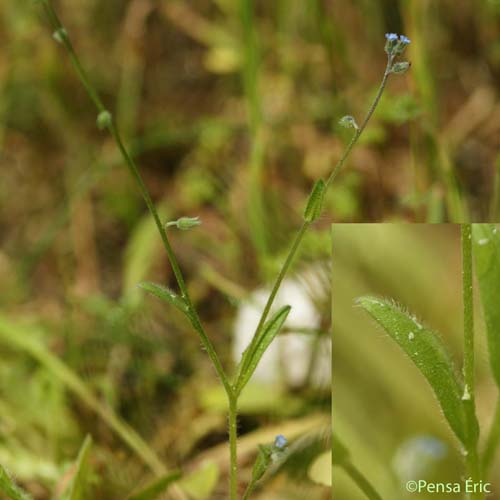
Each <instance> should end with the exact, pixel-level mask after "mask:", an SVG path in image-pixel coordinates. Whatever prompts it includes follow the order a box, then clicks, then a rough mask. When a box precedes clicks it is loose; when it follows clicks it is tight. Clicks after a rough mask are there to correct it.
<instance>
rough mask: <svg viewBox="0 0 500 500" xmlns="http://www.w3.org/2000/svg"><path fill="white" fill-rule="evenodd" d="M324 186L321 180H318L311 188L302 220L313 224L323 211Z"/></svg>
mask: <svg viewBox="0 0 500 500" xmlns="http://www.w3.org/2000/svg"><path fill="white" fill-rule="evenodd" d="M325 190H326V185H325V181H324V180H323V179H319V180H318V181H317V182H316V183H315V184H314V186H313V188H312V191H311V194H310V195H309V199H308V200H307V205H306V209H305V211H304V220H305V221H306V222H314V221H315V220H317V219H318V218H319V216H320V215H321V212H322V210H323V199H324V197H325Z"/></svg>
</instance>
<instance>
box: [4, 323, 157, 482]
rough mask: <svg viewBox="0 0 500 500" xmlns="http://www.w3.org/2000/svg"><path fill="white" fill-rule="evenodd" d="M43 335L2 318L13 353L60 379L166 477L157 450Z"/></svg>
mask: <svg viewBox="0 0 500 500" xmlns="http://www.w3.org/2000/svg"><path fill="white" fill-rule="evenodd" d="M40 338H43V333H42V332H41V331H40V330H39V329H38V328H37V327H34V326H28V325H22V324H20V323H15V322H11V321H10V320H9V319H7V318H5V317H4V316H2V315H0V342H1V343H3V344H5V345H8V346H9V347H11V348H13V349H17V350H20V351H22V352H24V353H26V354H28V355H29V356H31V357H32V358H34V359H35V360H37V361H38V362H39V363H40V364H41V365H42V366H44V367H45V369H47V370H48V371H49V372H51V373H52V374H53V375H54V376H55V377H56V378H57V379H59V380H60V381H61V382H62V383H63V384H64V385H65V386H66V387H67V388H68V389H69V390H70V391H71V392H73V393H74V394H76V396H78V397H79V398H80V399H81V400H82V401H83V402H84V403H85V404H86V405H87V406H89V408H91V409H92V410H94V411H95V412H96V413H97V414H98V415H99V416H100V417H101V418H102V419H103V420H104V421H105V422H106V423H107V424H108V425H109V426H110V427H111V428H112V429H113V430H114V431H115V432H116V434H117V435H118V436H120V438H121V439H122V440H123V441H124V442H125V443H126V444H127V445H128V446H129V447H130V448H131V449H132V450H134V451H135V453H137V455H138V456H139V457H140V458H141V459H142V460H143V461H144V463H145V464H147V465H148V466H149V467H150V468H151V470H153V471H154V472H155V473H156V474H164V473H165V472H166V469H165V466H164V465H163V464H162V462H161V460H160V459H159V458H158V456H157V455H156V453H155V452H154V450H153V449H151V448H150V447H149V446H148V444H147V443H146V442H145V441H144V440H143V439H142V438H141V437H140V436H139V434H137V432H135V430H134V429H132V427H130V426H129V425H128V424H127V423H126V422H124V421H123V420H122V419H121V418H120V417H118V416H117V415H116V414H115V413H114V412H113V411H112V410H111V409H110V408H108V407H107V406H105V405H103V404H102V403H101V402H100V401H99V399H98V398H97V397H96V396H95V395H94V393H93V392H92V391H91V390H90V389H89V388H88V387H87V385H86V384H85V382H84V381H83V380H82V379H81V378H80V377H79V376H78V375H77V374H76V373H75V372H74V371H73V370H71V369H70V368H69V367H68V366H67V365H66V364H65V363H64V362H63V361H62V360H60V359H59V358H58V357H57V356H55V355H54V354H53V353H52V352H51V351H50V350H49V349H47V347H45V345H44V344H43V343H42V342H41V341H40V340H39V339H40Z"/></svg>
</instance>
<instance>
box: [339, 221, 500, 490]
mask: <svg viewBox="0 0 500 500" xmlns="http://www.w3.org/2000/svg"><path fill="white" fill-rule="evenodd" d="M332 234H333V272H332V274H333V290H332V303H333V339H334V350H333V360H334V363H333V368H332V371H333V374H332V379H333V390H332V393H333V428H334V431H335V433H336V435H337V436H338V437H339V438H340V439H341V440H342V442H343V443H344V444H345V445H346V446H347V447H348V448H349V450H350V451H351V453H352V459H353V462H354V464H355V465H356V467H357V468H358V469H359V470H360V471H362V472H363V473H364V474H365V476H366V477H367V478H368V479H369V480H370V481H371V482H372V483H373V485H374V486H375V487H376V488H377V490H378V491H379V492H380V493H381V494H382V497H383V498H384V499H404V498H422V499H423V498H436V494H427V495H425V494H423V493H422V494H408V493H405V491H404V484H405V482H406V481H407V480H415V479H416V480H418V479H424V480H427V481H429V482H431V481H436V482H460V481H461V478H462V476H463V474H464V469H463V466H462V460H461V459H462V457H461V452H460V447H459V443H458V441H457V440H456V439H455V437H454V435H453V434H452V432H451V431H450V430H449V428H448V426H447V423H446V421H445V419H444V417H443V416H442V414H441V412H440V409H439V404H438V402H437V401H436V399H435V396H434V394H433V392H432V390H431V388H430V386H429V385H428V383H427V381H426V380H425V379H424V378H423V376H422V375H421V373H420V372H419V370H418V369H417V368H416V367H415V366H414V365H413V363H412V362H411V361H410V360H409V359H408V357H407V356H406V355H405V354H404V353H403V352H402V351H401V349H400V348H399V347H398V346H397V345H396V343H395V342H394V341H392V340H391V339H390V338H389V336H388V335H387V334H386V333H385V332H383V331H382V330H381V328H380V327H379V326H377V325H376V324H375V322H374V321H373V320H372V319H371V318H370V317H369V316H368V314H367V313H365V312H364V311H363V310H362V309H361V308H358V307H356V306H355V304H354V301H355V299H356V298H357V297H360V296H362V295H367V294H368V295H375V296H378V297H382V298H387V299H393V300H395V301H396V302H397V303H398V304H401V305H402V306H403V307H404V308H405V310H408V311H409V312H410V313H411V314H415V315H416V317H417V318H418V319H419V321H422V322H423V324H424V325H426V326H428V327H430V328H431V329H433V330H434V331H436V332H438V333H439V334H440V335H441V337H442V339H443V341H444V342H445V344H446V345H447V346H448V348H449V350H450V352H451V353H452V357H453V359H454V360H455V361H456V364H457V366H461V363H462V354H461V353H462V342H463V340H462V338H463V337H462V336H463V333H462V332H463V329H462V323H463V318H462V314H463V313H462V295H461V294H462V291H461V290H462V289H461V286H462V284H461V257H460V227H459V226H458V225H421V224H416V225H400V224H383V225H382V224H372V225H367V224H345V225H334V226H333V232H332ZM476 295H477V294H476ZM476 299H477V296H476ZM475 321H476V363H477V392H476V394H477V401H476V402H477V412H478V418H479V422H480V425H481V438H482V439H483V440H484V438H485V436H486V435H487V433H488V431H489V426H490V423H491V421H492V418H493V413H494V409H495V401H496V397H497V391H496V388H495V385H494V382H493V380H492V377H491V373H490V370H489V362H488V353H487V346H486V343H485V330H484V324H483V320H482V316H481V310H480V304H479V303H477V304H476V320H475ZM499 471H500V454H498V453H497V458H496V463H495V465H494V466H493V468H492V474H491V477H490V478H489V480H490V481H491V482H492V490H493V492H494V494H493V495H491V496H490V495H489V496H488V498H492V499H493V498H500V493H499V492H500V483H499V482H498V477H500V475H499ZM333 484H334V487H333V491H334V498H339V499H343V498H349V499H352V500H358V499H359V500H361V499H362V498H364V496H363V495H362V494H361V493H360V492H359V490H358V489H357V487H356V486H355V485H354V484H353V483H352V481H351V480H350V479H349V478H348V477H347V476H346V475H345V473H344V472H343V471H342V470H341V469H338V468H335V469H334V474H333ZM402 486H403V487H402ZM446 496H447V495H446ZM438 497H439V498H444V496H440V495H438Z"/></svg>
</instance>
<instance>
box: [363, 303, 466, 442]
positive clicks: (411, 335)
mask: <svg viewBox="0 0 500 500" xmlns="http://www.w3.org/2000/svg"><path fill="white" fill-rule="evenodd" d="M358 303H359V304H360V305H361V307H362V308H363V309H365V311H367V312H368V314H370V316H372V318H373V319H375V321H376V322H377V323H378V324H379V325H380V326H382V328H383V329H384V330H385V331H386V332H387V333H388V334H389V336H390V337H391V338H392V339H393V340H395V341H396V343H397V344H398V345H399V347H401V349H403V351H404V352H405V353H406V354H407V355H408V356H409V357H410V359H411V360H412V361H413V363H415V365H416V366H417V368H418V369H419V370H420V372H421V373H422V375H423V376H424V377H425V378H426V379H427V381H428V382H429V384H430V385H431V387H432V389H433V391H434V394H435V395H436V397H437V399H438V401H439V404H440V406H441V409H442V411H443V413H444V416H445V417H446V420H447V421H448V423H449V425H450V427H451V429H452V430H453V432H454V433H455V435H456V436H457V437H458V439H459V440H460V441H461V442H462V443H464V444H465V443H466V432H465V413H464V406H463V404H462V395H463V387H462V383H461V382H460V381H459V379H458V377H457V374H456V370H455V366H454V364H453V362H452V360H451V357H450V355H449V354H448V351H447V350H446V348H445V346H444V344H443V342H442V341H441V339H440V338H439V337H438V336H437V335H436V334H435V333H434V332H432V331H431V330H428V329H427V328H425V327H423V326H422V325H420V324H419V323H418V322H417V321H416V320H415V319H413V318H412V317H411V316H410V315H408V314H407V313H405V312H403V311H402V310H401V309H399V308H398V307H397V306H395V305H393V304H391V303H390V302H386V301H383V300H380V299H376V298H373V297H361V298H360V299H358Z"/></svg>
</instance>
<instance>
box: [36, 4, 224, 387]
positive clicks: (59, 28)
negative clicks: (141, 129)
mask: <svg viewBox="0 0 500 500" xmlns="http://www.w3.org/2000/svg"><path fill="white" fill-rule="evenodd" d="M42 3H43V6H44V8H45V11H46V13H47V15H48V17H49V19H50V20H51V22H52V24H53V26H54V29H55V30H56V32H55V33H56V34H57V35H58V41H60V43H61V44H62V45H63V46H64V47H65V49H66V50H67V51H68V54H69V57H70V60H71V62H72V64H73V66H74V68H75V70H76V73H77V75H78V77H79V79H80V81H81V83H82V85H83V86H84V87H85V89H86V90H87V93H88V94H89V97H90V98H91V100H92V101H93V103H94V104H95V106H96V108H97V110H98V111H99V112H103V111H106V107H105V106H104V104H103V102H102V101H101V99H100V97H99V95H98V93H97V91H96V89H95V87H94V86H93V85H92V83H91V82H90V80H89V78H88V76H87V73H86V72H85V70H84V69H83V66H82V64H81V63H80V60H79V58H78V56H77V54H76V52H75V50H74V48H73V44H72V43H71V41H70V39H69V37H68V34H67V32H66V30H65V29H64V27H63V25H62V23H61V21H60V20H59V17H58V16H57V14H56V12H55V11H54V9H53V7H52V5H51V4H50V2H49V1H48V0H43V1H42ZM106 127H107V129H108V130H109V132H110V134H111V135H112V137H113V139H114V140H115V142H116V145H117V147H118V149H119V151H120V153H121V155H122V157H123V159H124V161H125V163H126V165H127V167H128V169H129V171H130V173H131V175H132V177H133V178H134V180H135V182H136V184H137V186H138V188H139V190H140V192H141V195H142V197H143V198H144V201H145V203H146V206H147V208H148V210H149V212H150V213H151V215H152V217H153V219H154V221H155V224H156V227H157V228H158V232H159V233H160V237H161V240H162V242H163V246H164V248H165V251H166V253H167V257H168V260H169V262H170V265H171V266H172V270H173V272H174V275H175V278H176V280H177V284H178V286H179V289H180V291H181V294H182V297H183V298H184V300H185V301H186V304H187V305H188V309H189V316H190V318H191V322H192V324H193V327H194V328H195V330H196V332H197V333H198V335H199V336H200V339H201V342H202V344H203V346H204V348H205V349H206V351H207V353H208V355H209V356H210V359H211V361H212V364H213V366H214V368H215V371H216V372H217V375H218V376H219V378H220V380H221V382H222V384H223V385H224V388H225V389H226V392H228V393H230V392H232V388H231V385H230V383H229V380H228V378H227V376H226V374H225V372H224V369H223V367H222V364H221V362H220V360H219V357H218V355H217V353H216V351H215V349H214V346H213V344H212V342H211V341H210V339H209V338H208V335H207V334H206V332H205V330H204V329H203V326H202V325H201V321H200V319H199V316H198V313H197V311H196V309H195V307H194V305H193V303H192V301H191V297H190V295H189V291H188V288H187V286H186V282H185V280H184V276H183V274H182V272H181V269H180V266H179V262H178V260H177V257H176V256H175V253H174V251H173V249H172V246H171V244H170V240H169V238H168V236H167V233H166V231H165V228H164V227H163V224H162V223H161V220H160V217H159V215H158V212H157V210H156V207H155V205H154V203H153V200H152V199H151V196H150V194H149V191H148V190H147V188H146V185H145V184H144V181H143V179H142V176H141V174H140V172H139V169H138V167H137V165H136V163H135V160H134V159H133V157H132V156H131V155H130V153H129V152H128V149H127V148H126V147H125V145H124V143H123V140H122V138H121V135H120V133H119V131H118V128H117V127H116V125H115V124H114V122H113V121H112V120H111V121H110V122H109V124H108V125H107V126H106Z"/></svg>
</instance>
